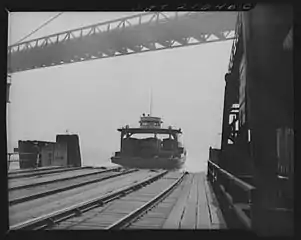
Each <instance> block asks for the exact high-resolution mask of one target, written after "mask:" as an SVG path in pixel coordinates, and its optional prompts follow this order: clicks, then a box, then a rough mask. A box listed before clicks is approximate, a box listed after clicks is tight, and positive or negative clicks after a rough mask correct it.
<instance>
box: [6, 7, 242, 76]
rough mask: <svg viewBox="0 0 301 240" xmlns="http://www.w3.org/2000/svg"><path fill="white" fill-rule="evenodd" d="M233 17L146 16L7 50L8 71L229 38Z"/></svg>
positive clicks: (224, 14) (229, 14) (203, 14)
mask: <svg viewBox="0 0 301 240" xmlns="http://www.w3.org/2000/svg"><path fill="white" fill-rule="evenodd" d="M236 15H237V13H233V12H217V13H210V12H174V13H171V12H169V13H162V12H149V13H143V14H139V15H135V16H131V17H126V18H122V19H117V20H113V21H108V22H104V23H100V24H95V25H92V26H87V27H84V28H79V29H74V30H70V31H66V32H61V33H57V34H53V35H49V36H45V37H42V38H38V39H33V40H30V41H27V42H23V43H19V44H16V45H12V46H9V48H8V72H9V73H13V72H18V71H25V70H30V69H35V68H42V67H49V66H55V65H61V64H67V63H75V62H81V61H88V60H93V59H100V58H106V57H115V56H122V55H129V54H136V53H142V52H148V51H157V50H163V49H170V48H176V47H184V46H189V45H196V44H202V43H209V42H215V41H225V40H230V39H233V38H234V36H235V24H236Z"/></svg>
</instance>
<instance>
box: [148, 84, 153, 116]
mask: <svg viewBox="0 0 301 240" xmlns="http://www.w3.org/2000/svg"><path fill="white" fill-rule="evenodd" d="M149 108H150V109H149V114H150V116H152V110H153V109H152V108H153V89H152V88H151V92H150V107H149Z"/></svg>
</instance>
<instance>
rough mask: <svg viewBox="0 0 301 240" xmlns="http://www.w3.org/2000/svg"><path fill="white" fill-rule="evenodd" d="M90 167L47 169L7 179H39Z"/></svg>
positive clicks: (13, 175) (17, 174) (18, 174)
mask: <svg viewBox="0 0 301 240" xmlns="http://www.w3.org/2000/svg"><path fill="white" fill-rule="evenodd" d="M90 168H92V167H68V168H62V169H61V168H60V169H51V170H49V169H47V170H44V169H43V170H34V171H32V172H29V173H10V174H8V179H16V178H26V177H38V176H39V177H40V176H43V175H47V174H53V173H60V172H67V171H76V170H82V169H90Z"/></svg>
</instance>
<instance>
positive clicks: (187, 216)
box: [180, 174, 198, 229]
mask: <svg viewBox="0 0 301 240" xmlns="http://www.w3.org/2000/svg"><path fill="white" fill-rule="evenodd" d="M197 183H198V178H197V175H195V174H194V175H193V181H192V183H191V190H190V193H189V197H188V199H187V201H186V205H185V210H184V214H183V217H182V220H181V222H180V229H195V228H196V222H197V219H196V217H197V197H198V195H197V190H198V189H197V187H198V185H197Z"/></svg>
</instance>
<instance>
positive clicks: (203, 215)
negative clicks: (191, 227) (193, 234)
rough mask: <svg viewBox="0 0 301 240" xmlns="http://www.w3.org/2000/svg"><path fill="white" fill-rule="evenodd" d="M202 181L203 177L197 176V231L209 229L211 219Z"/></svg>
mask: <svg viewBox="0 0 301 240" xmlns="http://www.w3.org/2000/svg"><path fill="white" fill-rule="evenodd" d="M203 180H204V175H203V174H198V183H197V184H198V202H197V204H198V205H197V229H210V228H211V219H210V212H209V207H208V203H207V197H206V191H205V186H204V181H203Z"/></svg>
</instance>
